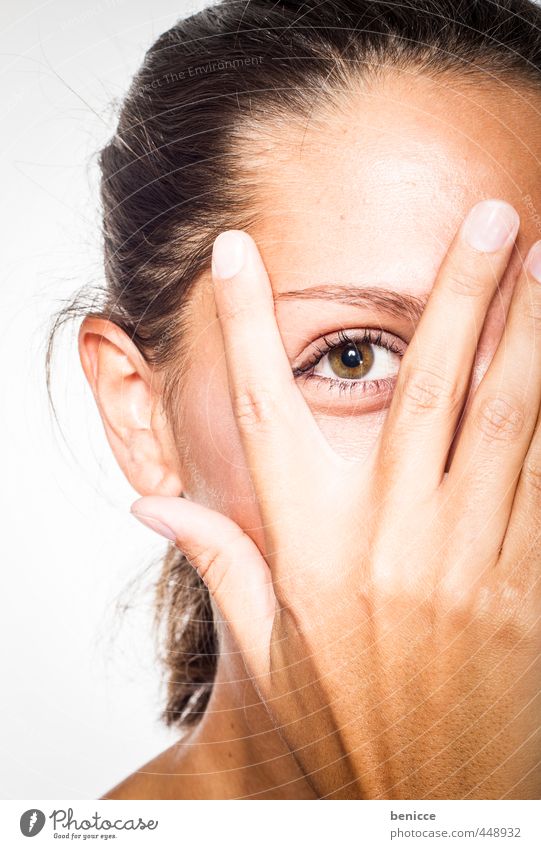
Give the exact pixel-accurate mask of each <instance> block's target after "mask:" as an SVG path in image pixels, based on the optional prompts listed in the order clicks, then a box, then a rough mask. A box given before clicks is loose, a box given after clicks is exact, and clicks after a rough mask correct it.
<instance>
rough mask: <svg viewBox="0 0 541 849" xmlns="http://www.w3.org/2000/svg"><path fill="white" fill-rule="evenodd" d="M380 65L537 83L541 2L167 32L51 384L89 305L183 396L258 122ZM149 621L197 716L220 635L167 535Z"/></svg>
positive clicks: (242, 194)
mask: <svg viewBox="0 0 541 849" xmlns="http://www.w3.org/2000/svg"><path fill="white" fill-rule="evenodd" d="M389 66H391V67H395V68H401V69H408V68H411V69H414V70H418V71H420V72H423V73H428V74H442V73H445V72H451V73H454V74H456V73H459V74H463V75H467V76H469V77H475V78H476V79H477V80H479V79H482V78H483V77H488V78H489V79H493V78H494V77H496V78H506V79H510V80H520V81H523V82H525V83H528V84H531V85H534V86H537V87H539V84H540V80H541V10H540V9H539V8H538V6H537V5H535V4H534V3H533V2H528V0H498V1H497V2H493V0H465V2H457V0H396V2H389V0H387V2H383V1H382V2H378V0H373V2H368V0H296V1H295V0H223V2H221V3H219V4H218V5H215V6H213V7H210V8H207V9H205V10H204V11H201V12H199V13H197V14H194V15H192V16H190V17H188V18H187V19H185V20H181V21H179V22H178V23H177V24H176V25H175V26H173V27H172V28H171V29H170V30H168V31H167V32H165V33H164V34H163V35H161V36H160V37H159V38H158V40H157V41H156V42H155V43H154V44H153V45H152V47H151V48H150V49H149V50H148V52H147V53H146V55H145V58H144V61H143V64H142V66H141V68H140V69H139V71H138V72H137V74H136V75H135V77H134V79H133V81H132V84H131V87H130V89H129V91H128V93H127V95H126V97H125V99H124V101H123V103H122V106H121V109H120V115H119V119H118V128H117V131H116V133H115V134H114V136H113V138H112V139H111V140H110V141H109V142H108V144H106V146H105V147H104V148H103V150H102V151H101V154H100V157H99V164H100V168H101V175H102V177H101V199H102V204H103V239H104V257H105V281H106V282H105V285H104V286H103V287H98V288H97V289H95V290H93V291H92V293H91V297H90V299H89V297H88V290H86V289H85V290H82V291H81V292H79V293H77V294H76V296H75V297H74V299H73V300H72V301H71V302H70V303H68V304H67V305H65V306H64V307H63V309H62V310H61V311H60V312H59V313H57V315H56V316H55V317H54V321H53V325H52V329H51V334H50V337H49V348H48V351H47V381H48V385H49V379H50V362H51V355H52V346H53V339H54V336H55V333H56V331H57V330H58V328H59V327H60V326H61V325H62V324H63V323H64V322H65V321H66V320H67V319H69V318H72V317H74V316H79V317H80V316H84V315H88V314H91V315H94V316H101V317H103V318H107V319H110V320H111V321H113V322H115V323H116V324H118V325H119V326H120V327H121V328H122V329H123V330H124V331H125V332H126V333H127V334H128V335H129V337H130V338H131V339H132V340H133V341H134V343H135V344H136V345H137V347H138V349H139V350H140V351H141V353H142V354H143V355H144V357H145V358H146V360H147V361H148V363H149V364H152V366H153V367H155V368H156V369H159V370H160V371H161V372H162V373H163V375H164V378H165V383H164V387H165V388H164V397H163V403H164V408H165V409H166V411H170V412H172V411H173V410H175V409H178V406H179V403H180V401H181V393H182V377H183V373H184V371H183V370H184V368H185V367H186V365H187V363H186V357H185V356H183V351H184V349H183V341H184V335H185V330H186V322H187V320H188V319H187V316H188V311H187V305H188V301H189V298H190V294H191V292H192V291H193V288H194V286H196V284H197V281H198V279H199V278H200V276H201V275H202V273H203V272H205V271H207V270H208V268H209V265H210V259H211V251H212V243H213V241H214V239H215V237H216V236H217V235H218V233H220V232H221V231H222V230H224V229H230V228H236V229H249V228H250V226H252V225H253V224H254V222H255V221H256V220H257V218H258V214H259V212H258V210H259V209H260V207H258V203H261V200H260V198H259V196H258V193H257V177H256V175H255V174H254V172H253V169H250V168H248V162H249V161H252V162H253V161H254V157H255V152H256V150H257V140H258V132H259V129H260V128H264V127H265V125H267V126H269V125H270V126H272V125H273V124H274V123H277V124H278V125H279V124H280V123H282V124H283V123H284V119H286V120H287V121H290V120H293V119H295V118H298V119H300V120H305V121H306V120H307V119H308V118H309V117H310V116H311V114H312V112H313V110H314V106H318V105H319V104H325V103H331V102H333V98H335V99H336V100H337V101H338V95H339V92H340V90H344V89H346V90H347V88H348V87H351V85H352V83H353V82H354V81H355V79H358V78H359V76H363V77H366V76H369V75H374V74H378V73H381V70H382V68H384V67H389ZM170 418H171V425H172V427H173V428H174V427H175V425H176V422H177V416H176V415H171V417H170ZM175 436H176V438H178V440H179V444H180V440H181V438H182V434H181V433H176V434H175ZM157 618H158V619H157V621H158V622H159V623H161V624H162V626H163V627H164V628H165V631H166V633H165V641H164V649H165V661H166V664H167V666H168V669H169V683H168V699H167V704H166V707H165V710H164V714H163V716H164V719H165V721H166V722H167V723H168V724H169V725H172V724H174V723H180V724H189V723H193V722H196V721H197V719H198V718H199V717H200V716H201V714H202V712H203V711H204V710H205V707H206V705H207V702H208V699H209V695H210V692H211V689H212V684H213V679H214V675H215V668H216V658H217V652H218V646H217V640H216V634H215V630H214V625H213V616H212V607H211V602H210V598H209V595H208V592H207V590H206V588H205V586H204V584H203V583H202V581H201V580H200V579H199V577H198V575H197V573H196V571H195V570H194V569H193V568H192V567H191V566H190V564H189V563H188V562H187V560H186V559H185V557H184V556H183V555H182V553H180V552H179V551H178V550H177V549H176V548H175V547H171V549H170V550H169V553H168V555H167V557H166V559H165V562H164V565H163V571H162V575H161V577H160V579H159V581H158V584H157Z"/></svg>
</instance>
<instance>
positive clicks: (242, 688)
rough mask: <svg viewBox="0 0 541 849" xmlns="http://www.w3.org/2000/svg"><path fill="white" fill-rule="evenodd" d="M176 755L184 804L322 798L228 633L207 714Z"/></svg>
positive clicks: (179, 747) (183, 739) (222, 647)
mask: <svg viewBox="0 0 541 849" xmlns="http://www.w3.org/2000/svg"><path fill="white" fill-rule="evenodd" d="M173 749H174V750H175V753H174V756H173V757H174V760H175V763H174V764H172V767H174V772H175V773H176V775H178V777H179V780H180V779H181V776H182V779H181V780H182V784H183V787H182V789H181V793H182V795H181V796H180V798H206V799H208V798H220V799H226V798H231V799H232V798H235V799H240V798H251V799H315V798H317V797H316V795H315V793H314V791H313V790H312V788H311V786H310V784H309V783H308V781H307V780H306V778H305V777H304V775H303V773H302V771H301V769H300V767H299V765H298V764H297V761H296V760H295V758H294V756H293V755H292V753H291V751H290V749H289V748H288V747H287V744H286V743H285V742H284V740H283V739H282V737H281V736H280V734H279V732H278V731H277V730H276V728H275V726H274V724H273V722H272V720H271V718H270V716H269V714H268V712H267V710H266V708H265V706H264V705H263V703H262V702H261V700H260V698H259V696H258V694H257V691H256V689H255V687H254V686H253V684H252V683H251V680H250V678H249V676H248V673H247V672H246V668H245V666H244V662H243V661H242V658H241V655H240V653H239V651H238V648H237V647H236V645H235V643H234V642H233V639H232V637H231V635H230V633H229V632H228V631H225V630H224V632H223V633H222V634H221V635H220V656H219V660H218V667H217V674H216V680H215V684H214V688H213V691H212V695H211V698H210V700H209V704H208V707H207V710H206V711H205V714H204V716H203V718H202V720H201V721H200V722H199V724H198V725H197V726H196V727H195V729H194V730H193V731H192V732H190V733H189V734H187V735H186V736H185V737H183V738H182V740H181V741H180V743H179V744H177V745H175V746H174V747H173ZM172 771H173V770H172ZM184 785H186V786H184Z"/></svg>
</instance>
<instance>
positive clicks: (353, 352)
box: [340, 342, 363, 368]
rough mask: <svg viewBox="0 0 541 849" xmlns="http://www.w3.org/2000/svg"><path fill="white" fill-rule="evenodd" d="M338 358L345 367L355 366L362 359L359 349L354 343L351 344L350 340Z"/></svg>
mask: <svg viewBox="0 0 541 849" xmlns="http://www.w3.org/2000/svg"><path fill="white" fill-rule="evenodd" d="M340 359H341V360H342V363H343V364H344V365H345V366H346V367H347V368H357V367H358V366H359V365H360V364H361V363H362V361H363V358H362V356H361V353H360V351H359V349H358V348H357V346H356V345H352V344H351V342H350V343H349V345H348V346H347V348H345V349H344V351H343V352H342V356H341V358H340Z"/></svg>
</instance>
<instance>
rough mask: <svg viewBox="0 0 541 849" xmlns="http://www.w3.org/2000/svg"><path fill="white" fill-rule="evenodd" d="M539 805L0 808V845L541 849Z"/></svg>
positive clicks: (147, 803) (53, 804)
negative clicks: (29, 841) (483, 848)
mask: <svg viewBox="0 0 541 849" xmlns="http://www.w3.org/2000/svg"><path fill="white" fill-rule="evenodd" d="M540 814H541V802H539V801H515V800H511V801H434V802H431V801H426V800H422V801H419V802H414V801H409V800H408V801H367V802H364V801H336V802H329V801H326V802H320V803H319V804H318V803H317V802H316V803H314V802H303V801H275V802H273V801H271V802H266V801H255V800H245V801H187V800H178V801H161V800H160V801H151V800H144V801H109V800H97V801H96V800H88V801H86V800H83V801H81V800H75V801H71V802H70V801H64V800H62V801H49V800H37V799H35V800H28V799H27V800H9V801H2V802H0V846H2V847H7V849H12V847H16V846H20V845H24V846H28V840H29V838H34V837H35V838H36V843H35V844H32V845H34V846H35V847H36V849H38V847H39V846H50V845H56V846H62V845H66V844H67V843H71V844H73V843H78V844H83V845H86V846H88V845H89V844H93V845H96V844H97V845H99V846H103V845H104V842H105V841H106V842H107V844H108V845H109V846H111V845H112V846H115V847H118V849H121V848H122V847H130V846H149V847H150V846H152V847H153V849H154V847H161V846H164V847H166V846H167V847H170V846H171V847H172V846H174V847H177V846H178V847H182V846H189V847H190V849H192V847H193V849H207V847H208V849H211V847H212V849H214V847H219V849H228V848H229V847H231V849H233V847H234V849H244V847H246V849H248V847H250V849H253V847H257V849H271V847H272V849H276V847H279V849H290V847H291V849H293V847H298V846H306V847H309V849H323V847H325V849H328V847H329V846H332V847H333V849H334V847H338V846H340V847H341V846H346V847H348V849H349V847H356V846H358V847H363V849H364V847H370V849H379V847H387V846H392V847H394V846H396V847H399V846H402V847H412V849H413V847H415V849H420V847H424V846H426V847H427V849H428V847H434V846H441V847H442V849H443V847H444V846H447V847H449V849H459V847H470V846H471V847H477V849H480V847H487V848H488V847H496V846H497V847H516V849H534V847H535V849H539V847H540V846H541V828H540V820H541V817H540Z"/></svg>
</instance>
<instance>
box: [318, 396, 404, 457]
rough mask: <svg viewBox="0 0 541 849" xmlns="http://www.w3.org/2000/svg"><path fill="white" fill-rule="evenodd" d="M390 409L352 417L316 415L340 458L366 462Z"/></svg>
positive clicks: (320, 426)
mask: <svg viewBox="0 0 541 849" xmlns="http://www.w3.org/2000/svg"><path fill="white" fill-rule="evenodd" d="M387 412H388V408H386V409H384V410H377V411H374V412H370V413H362V414H359V413H358V414H356V415H351V416H331V415H323V414H321V413H317V412H316V413H314V418H315V419H316V421H317V423H318V425H319V428H320V430H321V432H322V433H323V435H324V437H325V439H326V440H327V442H328V443H329V445H330V446H331V448H332V449H333V451H335V452H336V453H337V454H338V455H339V456H341V457H344V458H345V459H348V460H360V461H362V460H364V459H366V458H367V457H368V456H369V455H370V454H371V453H372V450H373V448H374V446H375V443H376V440H377V438H378V436H379V434H380V432H381V429H382V427H383V423H384V421H385V418H386V416H387Z"/></svg>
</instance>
